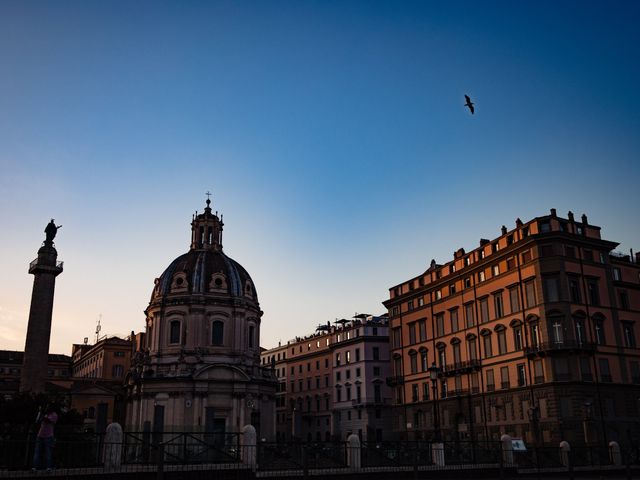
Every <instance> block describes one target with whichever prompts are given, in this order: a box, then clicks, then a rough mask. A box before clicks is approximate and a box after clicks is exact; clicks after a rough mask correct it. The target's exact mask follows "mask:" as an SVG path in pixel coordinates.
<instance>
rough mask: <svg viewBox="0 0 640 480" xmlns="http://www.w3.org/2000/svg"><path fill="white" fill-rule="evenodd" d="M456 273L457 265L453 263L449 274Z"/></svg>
mask: <svg viewBox="0 0 640 480" xmlns="http://www.w3.org/2000/svg"><path fill="white" fill-rule="evenodd" d="M455 271H456V264H455V263H452V264H451V265H450V266H449V273H454V272H455Z"/></svg>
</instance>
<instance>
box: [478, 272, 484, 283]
mask: <svg viewBox="0 0 640 480" xmlns="http://www.w3.org/2000/svg"><path fill="white" fill-rule="evenodd" d="M484 278H485V277H484V271H481V272H478V282H484Z"/></svg>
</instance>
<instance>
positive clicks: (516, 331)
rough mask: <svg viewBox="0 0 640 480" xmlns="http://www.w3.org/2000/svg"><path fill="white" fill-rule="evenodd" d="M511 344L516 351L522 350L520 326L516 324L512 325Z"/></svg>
mask: <svg viewBox="0 0 640 480" xmlns="http://www.w3.org/2000/svg"><path fill="white" fill-rule="evenodd" d="M513 346H514V347H515V349H516V351H518V350H522V326H521V325H517V326H515V327H513Z"/></svg>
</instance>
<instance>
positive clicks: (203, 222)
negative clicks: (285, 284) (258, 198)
mask: <svg viewBox="0 0 640 480" xmlns="http://www.w3.org/2000/svg"><path fill="white" fill-rule="evenodd" d="M210 204H211V201H210V200H208V199H207V206H206V208H205V210H204V213H201V214H198V213H197V212H196V214H195V215H194V216H193V219H192V222H191V248H190V249H189V251H188V252H187V253H185V254H183V255H180V256H179V257H178V258H176V259H175V260H174V261H173V262H171V264H170V265H169V266H168V267H167V268H166V270H165V271H164V272H163V273H162V275H160V277H159V278H156V280H155V288H154V290H153V294H152V295H151V303H155V302H158V301H161V300H168V299H170V298H176V299H177V298H179V297H184V296H185V295H189V296H191V295H204V296H214V297H218V298H220V297H234V298H235V299H236V300H237V299H243V300H245V301H247V302H249V303H252V304H254V305H255V306H256V307H257V305H258V298H257V295H256V290H255V285H254V284H253V280H251V277H250V276H249V274H248V273H247V271H246V270H245V269H244V268H243V267H242V265H240V264H239V263H238V262H236V261H235V260H233V259H232V258H229V257H228V256H227V255H225V254H224V252H223V251H222V227H223V225H224V224H223V222H222V216H220V217H218V212H215V214H214V213H213V212H212V211H211V206H210Z"/></svg>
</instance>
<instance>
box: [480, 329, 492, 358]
mask: <svg viewBox="0 0 640 480" xmlns="http://www.w3.org/2000/svg"><path fill="white" fill-rule="evenodd" d="M482 342H483V344H484V356H485V358H491V357H493V350H492V349H491V334H487V335H484V336H483V337H482Z"/></svg>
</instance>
